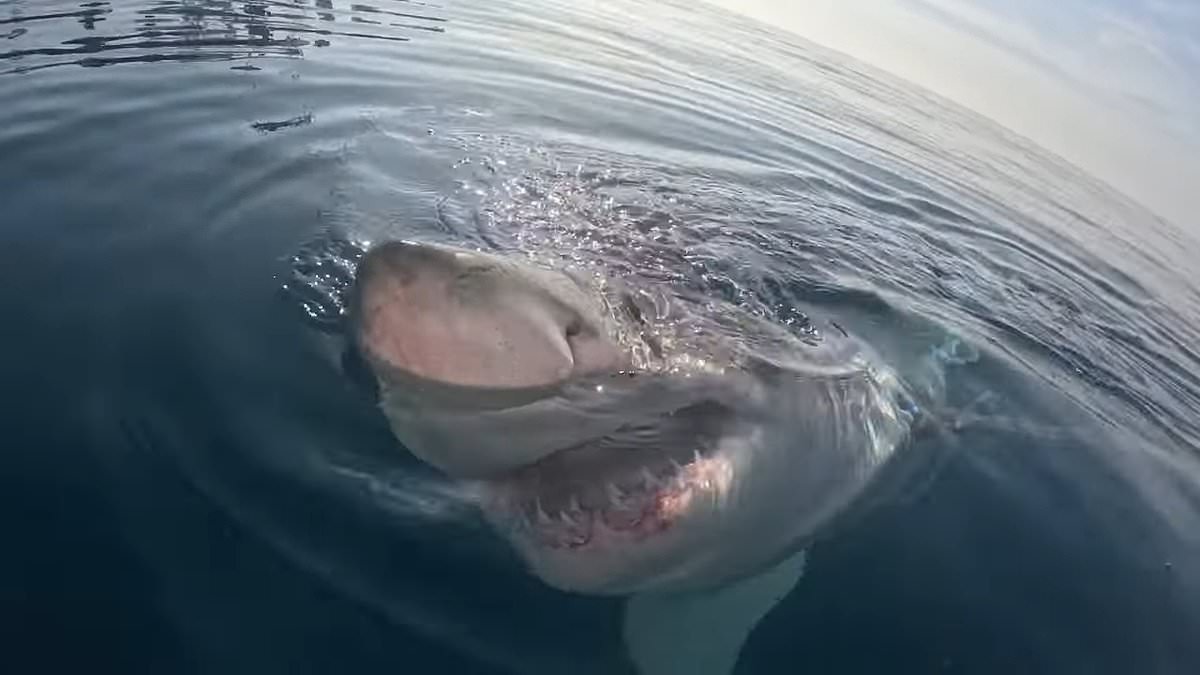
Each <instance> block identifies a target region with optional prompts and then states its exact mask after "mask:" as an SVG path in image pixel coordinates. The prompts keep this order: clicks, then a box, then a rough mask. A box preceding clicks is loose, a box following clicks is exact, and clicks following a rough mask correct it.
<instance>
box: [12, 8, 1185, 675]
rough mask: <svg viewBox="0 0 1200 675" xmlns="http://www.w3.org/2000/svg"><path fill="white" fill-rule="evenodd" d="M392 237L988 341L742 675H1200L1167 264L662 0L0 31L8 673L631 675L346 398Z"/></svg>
mask: <svg viewBox="0 0 1200 675" xmlns="http://www.w3.org/2000/svg"><path fill="white" fill-rule="evenodd" d="M405 236H419V237H423V238H427V239H435V240H440V241H446V242H453V243H459V244H466V245H472V246H480V247H487V248H498V249H526V250H528V249H537V250H541V251H552V252H555V253H557V254H559V255H561V256H563V257H564V258H565V259H573V260H580V261H594V260H596V259H600V260H604V261H607V262H608V263H609V264H611V265H613V266H616V267H617V268H618V271H620V270H619V268H620V266H621V265H627V266H630V269H629V270H626V271H627V272H633V271H636V272H638V273H640V274H645V275H650V276H654V275H658V276H659V277H660V278H661V279H663V280H666V281H668V282H671V283H684V284H692V285H694V286H696V287H697V288H699V289H701V290H703V291H704V292H707V293H711V294H713V296H714V297H720V298H723V299H726V300H730V301H733V302H744V303H745V304H747V306H754V307H758V308H762V311H763V312H765V313H767V314H769V315H770V316H771V317H772V318H773V319H776V320H778V321H779V322H781V323H783V324H786V325H797V326H799V325H802V324H803V323H804V319H805V317H806V316H807V315H808V314H811V313H813V312H818V313H823V314H827V315H830V316H833V317H836V318H837V319H839V320H841V321H843V322H845V323H848V324H853V325H854V327H855V328H856V329H857V330H859V331H860V332H862V333H863V334H865V335H866V336H867V337H868V338H869V339H871V340H872V341H873V343H874V345H875V346H876V347H877V348H878V349H879V350H880V351H881V352H882V353H884V354H885V355H900V354H902V353H905V350H906V349H908V348H909V347H910V346H911V345H913V344H917V343H920V342H921V341H922V340H924V339H926V338H927V337H928V336H929V335H933V334H936V333H944V332H953V333H955V334H958V335H960V336H962V337H963V339H965V340H966V341H968V342H969V343H970V344H972V345H974V346H975V347H976V348H977V349H978V350H979V351H980V355H981V356H980V359H979V360H978V361H977V362H975V363H973V364H969V365H968V366H965V367H962V368H958V369H955V370H953V371H948V372H947V382H946V391H947V400H946V402H945V405H946V408H947V410H949V411H954V412H953V414H952V415H951V414H950V413H947V415H950V417H947V419H950V418H951V417H952V418H953V419H954V421H955V424H952V425H949V426H958V427H960V428H959V429H958V430H957V431H953V430H952V431H946V430H945V429H943V432H942V433H938V434H933V435H931V436H930V437H928V438H918V439H915V440H914V446H919V447H923V448H924V449H925V450H931V449H932V450H936V452H932V453H931V454H933V455H936V456H937V457H938V458H939V459H938V460H937V461H936V462H927V463H925V464H922V465H920V466H919V470H918V471H916V472H911V471H910V473H916V474H919V475H917V476H916V478H917V480H911V479H912V478H913V476H911V475H910V476H909V477H908V478H909V479H910V480H909V481H907V482H908V483H910V485H908V486H907V487H906V488H905V489H904V490H902V491H900V492H899V493H898V496H896V495H893V496H892V498H889V499H887V500H881V502H880V504H878V505H876V508H873V509H870V510H868V511H866V512H864V515H863V516H862V517H860V518H857V519H854V520H852V521H850V522H848V523H847V524H846V526H845V527H841V528H838V529H837V531H836V532H831V533H829V534H828V536H825V537H823V538H822V539H821V540H819V541H818V542H816V543H815V544H814V546H813V547H812V550H811V556H810V559H809V560H810V563H809V567H808V571H807V572H806V574H805V576H804V578H803V579H802V580H801V581H800V583H799V585H798V586H797V587H796V589H795V590H794V591H793V592H792V593H791V594H790V595H789V596H788V597H787V598H786V599H785V600H784V601H783V602H781V603H780V604H779V605H778V606H776V607H775V608H774V610H773V611H772V612H771V613H770V615H769V616H768V617H767V618H766V620H765V621H764V622H763V623H762V624H760V626H759V627H758V628H757V630H756V631H755V632H754V633H753V635H752V636H751V638H750V640H749V642H748V643H747V644H746V646H745V648H744V650H743V652H742V654H741V659H740V661H739V664H738V669H737V672H738V673H744V674H749V673H801V672H819V673H882V672H887V673H931V672H946V673H1005V674H1008V673H1016V672H1021V673H1134V672H1136V673H1193V672H1197V670H1200V642H1197V640H1196V639H1195V638H1196V636H1197V635H1200V466H1198V464H1197V462H1198V457H1197V453H1198V452H1200V351H1198V350H1197V347H1196V345H1197V344H1200V283H1198V281H1197V280H1198V279H1200V276H1198V273H1200V265H1198V264H1197V262H1196V261H1197V260H1200V242H1198V241H1197V239H1196V238H1195V236H1194V233H1188V232H1186V231H1184V230H1183V229H1181V228H1179V227H1177V226H1176V225H1173V224H1171V223H1168V222H1165V221H1163V220H1161V219H1159V218H1157V217H1155V216H1154V215H1153V214H1151V213H1150V212H1148V211H1147V210H1146V209H1144V208H1142V207H1140V206H1138V205H1137V204H1134V203H1132V202H1131V201H1130V200H1128V199H1126V198H1124V197H1122V196H1121V195H1120V194H1118V193H1117V192H1116V191H1114V190H1113V189H1112V188H1110V187H1108V186H1105V185H1103V184H1101V183H1099V182H1097V181H1096V180H1094V179H1092V178H1089V177H1088V176H1086V175H1084V174H1082V173H1081V172H1080V171H1078V170H1076V169H1074V168H1073V167H1071V166H1070V165H1069V164H1068V163H1066V162H1065V161H1063V160H1061V159H1059V158H1057V157H1054V156H1052V155H1050V154H1049V153H1047V152H1045V151H1043V150H1040V149H1039V148H1037V147H1035V146H1034V145H1032V144H1031V143H1030V142H1028V141H1026V140H1024V139H1021V138H1019V137H1017V136H1015V135H1013V134H1011V133H1009V132H1007V131H1005V130H1003V129H1001V128H999V127H998V126H996V125H994V124H992V123H991V122H989V121H988V120H986V119H984V118H981V117H979V116H977V115H975V114H972V113H970V112H967V111H965V110H963V109H960V108H957V107H954V106H953V105H951V104H949V103H947V102H946V101H944V100H942V99H939V98H938V97H937V96H935V95H933V94H931V93H929V92H926V91H923V90H921V89H918V88H916V87H914V86H912V85H909V84H907V83H905V82H902V81H898V80H896V79H894V78H892V77H890V76H888V75H886V74H884V73H882V72H879V71H877V70H874V69H872V68H870V67H868V66H866V65H864V64H861V63H858V62H855V61H852V60H850V59H848V58H847V57H845V56H842V55H839V54H837V53H834V52H830V51H827V50H825V49H822V48H820V47H818V46H816V45H813V44H809V43H807V42H803V41H801V40H799V39H798V38H795V37H792V36H789V35H786V34H783V33H779V32H776V31H773V30H771V29H770V28H768V27H766V26H762V25H758V24H754V23H751V22H749V21H747V20H743V19H740V18H738V17H736V16H733V15H729V14H723V13H719V12H717V11H716V10H710V9H707V8H705V7H703V6H692V3H674V2H670V3H653V4H651V3H628V2H624V1H623V0H620V1H618V2H612V3H604V4H594V3H570V2H554V1H552V0H539V1H538V2H534V3H509V2H491V3H484V2H470V1H468V0H445V1H444V2H440V3H423V2H415V1H414V2H391V1H385V0H378V3H377V4H376V5H366V4H351V3H347V2H343V1H342V0H315V2H305V1H303V0H297V1H296V2H283V1H279V2H220V1H216V0H158V1H155V2H149V1H146V0H142V1H140V2H138V1H129V2H125V1H117V2H111V3H110V2H103V1H100V2H86V3H82V4H78V3H68V2H60V1H58V0H46V1H41V2H32V1H25V0H0V269H2V270H3V281H4V283H3V284H0V315H2V316H3V318H4V324H3V326H4V330H3V333H2V334H0V335H2V338H0V340H2V341H0V346H2V347H3V350H2V352H0V354H2V356H0V376H2V381H3V382H4V385H5V388H4V400H3V406H4V414H3V416H2V417H0V420H3V429H2V431H3V435H2V436H0V439H2V440H0V532H2V533H3V546H2V548H0V647H2V648H0V672H5V673H23V672H31V673H32V672H38V673H44V672H81V671H83V672H154V673H162V672H181V673H183V672H198V673H199V672H203V673H209V672H219V673H240V672H254V673H259V674H262V673H297V672H312V673H344V672H383V671H385V670H388V671H394V672H419V673H424V672H431V673H474V672H478V673H505V672H519V673H539V674H540V673H593V672H594V673H629V672H632V666H631V664H630V662H629V660H628V657H627V656H626V655H625V653H624V650H623V649H622V646H621V638H620V630H619V617H620V600H619V599H597V598H588V597H582V596H571V595H566V594H562V593H559V592H556V591H553V590H551V589H549V588H547V587H545V586H544V585H542V584H541V583H540V582H539V581H537V580H536V579H534V578H532V577H531V576H529V575H528V574H527V573H526V572H525V571H524V570H523V569H522V567H521V565H520V563H519V562H518V561H517V560H516V558H515V556H514V555H513V554H511V553H510V552H509V551H508V550H507V548H506V547H505V545H504V544H503V542H501V541H499V540H498V539H496V537H495V536H494V535H493V534H491V532H490V531H489V530H488V529H486V528H485V527H484V526H483V525H482V524H481V521H480V519H479V517H478V514H476V513H473V512H471V511H470V510H469V509H464V508H462V507H461V506H458V505H456V502H454V501H453V500H451V499H449V498H447V496H446V495H445V494H444V492H443V491H442V488H443V487H444V486H443V485H442V483H440V482H439V480H440V479H439V477H438V476H436V474H434V473H433V472H432V471H431V470H429V469H426V468H424V467H422V466H420V465H419V464H417V463H416V462H415V461H413V460H411V459H407V458H406V457H405V456H404V455H403V453H402V451H401V450H399V449H398V448H397V446H396V443H395V441H394V439H393V438H392V436H391V434H390V433H389V431H388V429H387V427H386V424H385V423H384V422H383V420H382V418H381V416H380V415H379V414H378V412H377V411H376V410H375V409H374V407H373V406H372V401H371V400H370V397H369V396H368V395H367V394H366V393H364V392H363V390H362V388H361V387H359V386H358V385H356V383H355V382H354V378H352V377H347V376H346V373H345V372H344V368H343V366H342V358H341V355H342V351H341V349H340V347H339V344H340V338H339V336H338V325H339V321H340V314H339V312H340V309H341V308H340V305H339V302H340V298H341V295H340V293H341V291H342V290H343V289H344V288H345V286H346V285H347V284H348V283H349V282H350V280H351V274H352V265H353V260H354V259H355V257H356V255H358V251H359V248H360V246H361V243H362V242H365V241H368V240H380V239H384V238H394V237H405ZM802 310H803V311H802ZM896 358H900V357H899V356H897V357H896Z"/></svg>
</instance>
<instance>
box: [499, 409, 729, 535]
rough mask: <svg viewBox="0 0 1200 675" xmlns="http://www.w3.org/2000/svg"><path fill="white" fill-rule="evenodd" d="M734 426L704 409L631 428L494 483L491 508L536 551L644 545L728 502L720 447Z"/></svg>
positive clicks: (722, 412)
mask: <svg viewBox="0 0 1200 675" xmlns="http://www.w3.org/2000/svg"><path fill="white" fill-rule="evenodd" d="M729 423H730V413H729V411H727V410H725V409H723V408H722V407H721V406H719V405H717V404H712V403H701V404H697V405H693V406H689V407H687V408H684V409H682V410H679V411H675V412H673V413H670V414H668V415H664V416H659V417H656V418H654V419H652V420H648V421H647V422H646V423H644V424H639V425H631V426H628V427H624V428H622V429H620V430H618V431H617V432H616V433H614V434H611V435H609V436H605V437H604V438H601V439H598V440H596V441H593V442H588V443H584V444H581V445H579V446H576V447H572V448H567V449H564V450H561V451H558V452H555V453H553V454H551V455H549V456H546V457H543V458H542V459H540V460H538V461H536V462H534V463H532V464H530V465H527V466H523V467H520V468H518V469H515V470H513V471H509V472H506V473H504V474H502V475H501V476H498V477H495V478H492V479H489V480H487V481H486V485H487V488H488V492H489V496H490V501H491V502H492V503H491V504H489V508H490V509H491V510H492V511H493V515H496V512H497V511H498V512H499V513H500V514H503V519H504V520H506V521H507V525H508V526H509V527H510V528H512V529H513V530H514V534H517V535H518V536H521V537H522V538H524V539H525V540H526V542H527V543H528V544H532V545H536V546H539V547H547V548H552V549H559V550H573V549H592V548H596V547H603V546H617V545H628V544H635V543H637V542H641V541H644V540H646V539H647V538H649V537H653V536H655V535H657V534H660V533H663V532H665V531H667V530H669V529H671V528H672V527H673V526H674V525H675V524H676V523H677V522H679V521H680V520H682V519H684V518H686V517H687V516H688V515H689V514H690V513H692V512H693V511H694V510H696V509H697V508H698V507H702V506H704V505H709V506H715V505H717V504H718V503H719V502H720V501H721V500H723V499H724V498H725V497H726V496H727V495H728V492H729V488H730V485H731V483H732V481H733V463H732V462H731V461H730V460H729V458H728V457H727V456H725V454H724V453H722V452H721V451H720V449H719V448H718V447H717V445H716V443H717V440H718V439H719V438H720V434H721V433H722V431H723V428H724V427H725V426H726V425H727V424H729Z"/></svg>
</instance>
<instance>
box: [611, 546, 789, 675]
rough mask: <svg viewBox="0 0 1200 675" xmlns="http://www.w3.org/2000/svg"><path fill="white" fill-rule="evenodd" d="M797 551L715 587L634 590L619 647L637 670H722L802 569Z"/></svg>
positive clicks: (705, 674) (680, 673)
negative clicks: (667, 591) (642, 592)
mask: <svg viewBox="0 0 1200 675" xmlns="http://www.w3.org/2000/svg"><path fill="white" fill-rule="evenodd" d="M805 559H806V555H805V552H804V551H800V552H799V553H797V554H796V555H793V556H792V557H790V558H788V559H786V560H784V561H783V562H781V563H779V564H778V565H776V566H775V567H773V568H771V569H770V570H767V571H766V572H763V573H762V574H759V575H757V576H753V577H750V578H748V579H743V580H741V581H738V582H736V583H734V584H731V585H729V586H725V587H723V588H720V589H717V590H715V591H706V592H697V593H678V594H669V595H667V594H664V595H657V594H647V595H636V596H633V597H631V598H629V600H628V601H627V602H626V603H625V617H624V625H623V626H622V630H623V632H624V638H625V647H626V649H627V650H628V651H629V655H630V658H632V660H633V662H634V664H635V665H636V666H637V672H638V674H639V675H728V674H729V673H732V672H733V669H734V667H735V666H736V665H737V660H738V656H739V654H740V653H741V650H742V645H743V644H745V642H746V639H747V638H748V637H750V632H751V631H752V630H754V627H755V626H756V625H758V622H759V621H761V620H762V618H763V617H764V616H766V614H767V612H768V611H770V610H771V608H772V607H774V606H775V605H776V604H777V603H778V602H779V601H780V600H782V599H783V598H784V597H785V596H787V594H788V593H789V592H791V590H792V588H793V587H795V585H796V582H798V581H799V580H800V577H801V576H802V575H803V574H804V565H805Z"/></svg>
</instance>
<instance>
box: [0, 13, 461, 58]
mask: <svg viewBox="0 0 1200 675" xmlns="http://www.w3.org/2000/svg"><path fill="white" fill-rule="evenodd" d="M395 1H396V2H397V3H398V4H401V6H407V4H410V3H401V2H400V0H395ZM414 4H415V3H414ZM418 6H420V7H421V8H422V9H421V11H420V12H417V11H398V10H393V9H386V8H381V7H376V6H373V5H366V4H360V3H353V4H341V5H337V6H335V4H334V2H332V0H315V2H314V3H312V4H310V3H308V2H306V1H304V0H300V1H298V2H283V1H278V0H260V1H251V2H245V3H234V2H230V1H228V0H159V1H157V2H152V3H149V4H148V5H145V6H143V7H141V8H140V9H139V8H137V7H136V6H131V5H125V4H121V5H118V6H114V5H112V4H111V3H109V2H103V1H95V2H85V3H83V4H82V5H80V6H79V8H78V9H76V10H73V11H56V12H45V13H26V12H25V4H24V3H23V2H15V3H12V4H10V5H9V6H8V8H7V14H8V15H7V16H4V15H3V14H0V26H4V25H6V24H12V25H17V24H20V26H19V27H15V28H13V29H12V30H10V31H8V32H7V33H5V34H0V37H5V38H8V39H10V40H15V39H16V38H23V39H22V43H23V44H22V48H19V49H11V50H8V51H0V61H6V62H9V63H12V64H15V65H12V66H11V67H10V68H7V69H5V70H0V74H20V73H30V72H34V71H38V70H44V69H47V68H55V67H58V66H66V65H77V66H83V67H98V66H111V65H120V64H129V63H155V62H196V61H235V60H243V59H254V58H261V57H264V56H273V57H288V58H298V57H301V56H303V54H304V51H303V50H304V48H306V47H329V46H331V45H332V44H333V43H334V39H339V38H344V39H351V40H360V39H361V40H380V41H385V42H408V41H410V40H411V39H412V35H413V34H414V32H415V33H417V34H419V33H441V32H444V31H445V27H444V24H445V23H446V22H447V20H446V19H445V18H444V17H441V16H437V15H436V14H434V13H432V12H435V11H436V10H438V9H439V8H438V7H437V6H436V5H428V4H419V5H418ZM0 7H2V6H0ZM0 11H3V10H0ZM373 17H385V18H388V19H392V18H394V19H403V21H391V20H378V19H377V18H373ZM64 19H77V21H75V22H73V23H74V24H75V25H78V26H79V27H80V28H81V29H82V30H84V31H87V33H88V34H87V35H84V36H80V37H68V36H67V35H66V32H67V29H68V28H67V27H68V26H70V25H71V22H65V21H63V20H64ZM336 23H342V24H346V28H335V27H332V26H331V24H336ZM359 26H362V27H367V26H369V27H371V30H370V32H367V31H364V30H360V29H359V28H357V27H359ZM31 38H32V44H29V43H30V42H31ZM123 51H124V52H133V53H131V54H129V55H115V56H114V55H111V52H123Z"/></svg>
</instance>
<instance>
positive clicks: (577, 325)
mask: <svg viewBox="0 0 1200 675" xmlns="http://www.w3.org/2000/svg"><path fill="white" fill-rule="evenodd" d="M582 332H583V321H581V320H579V319H578V318H576V319H574V320H572V321H571V323H569V324H567V337H575V336H577V335H579V334H580V333H582Z"/></svg>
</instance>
